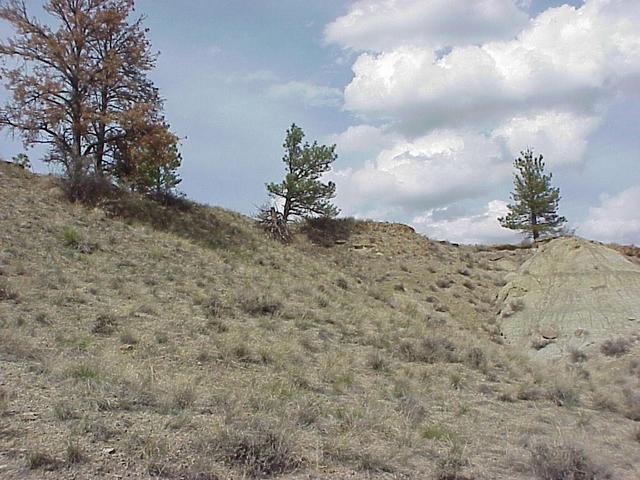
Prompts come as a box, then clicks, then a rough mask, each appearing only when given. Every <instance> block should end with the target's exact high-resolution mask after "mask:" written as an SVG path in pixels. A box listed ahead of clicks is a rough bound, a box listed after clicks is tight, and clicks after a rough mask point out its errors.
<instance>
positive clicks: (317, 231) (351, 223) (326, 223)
mask: <svg viewBox="0 0 640 480" xmlns="http://www.w3.org/2000/svg"><path fill="white" fill-rule="evenodd" d="M358 223H359V222H358V221H357V220H356V219H354V218H329V217H317V218H308V219H306V220H305V221H304V223H303V224H302V227H301V231H302V233H304V234H305V235H306V236H307V238H308V239H309V240H311V241H312V242H313V243H315V244H316V245H320V246H322V247H331V246H333V245H335V244H336V242H339V241H346V240H348V239H349V237H350V236H351V235H352V233H353V232H354V231H355V229H356V227H357V225H358Z"/></svg>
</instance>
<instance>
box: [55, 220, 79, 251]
mask: <svg viewBox="0 0 640 480" xmlns="http://www.w3.org/2000/svg"><path fill="white" fill-rule="evenodd" d="M60 240H61V241H62V244H63V245H64V246H65V247H72V248H77V247H78V246H79V245H80V243H81V242H82V236H81V235H80V232H78V231H77V230H76V229H75V228H74V227H72V226H70V225H67V226H65V227H63V229H62V231H61V232H60Z"/></svg>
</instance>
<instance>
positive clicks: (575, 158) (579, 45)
mask: <svg viewBox="0 0 640 480" xmlns="http://www.w3.org/2000/svg"><path fill="white" fill-rule="evenodd" d="M525 3H526V2H515V1H512V2H506V1H504V2H502V1H493V2H492V1H487V2H485V1H477V2H475V1H474V2H469V1H466V0H465V1H464V2H463V1H458V0H448V1H446V2H445V1H440V0H433V1H426V0H425V1H418V0H361V1H357V2H355V3H354V4H353V5H352V7H351V8H350V10H349V11H348V13H347V14H346V15H345V16H343V17H340V18H338V19H337V20H335V21H334V22H333V23H331V24H330V25H328V26H327V28H326V31H325V35H326V39H327V40H328V41H330V42H334V43H337V44H340V45H342V46H343V47H345V48H347V49H354V50H360V53H359V55H358V57H357V59H356V60H355V62H354V64H353V66H352V70H353V78H352V80H351V81H350V83H349V84H348V85H347V86H346V87H345V89H344V108H345V110H347V111H349V112H351V113H352V114H353V115H354V116H355V118H356V119H357V122H358V123H356V124H355V125H354V126H352V127H351V128H348V129H347V130H346V131H344V132H343V133H342V134H339V135H337V136H336V142H337V143H338V148H339V149H340V142H344V143H345V148H344V151H345V152H348V153H350V152H360V153H362V152H364V153H363V155H367V156H368V160H367V161H365V162H363V163H362V164H360V165H356V166H352V167H351V168H348V169H343V170H341V171H340V172H336V181H337V183H338V195H339V197H338V200H339V201H340V202H341V204H342V205H343V208H344V210H345V212H356V213H358V214H361V215H365V216H367V215H368V216H374V215H384V216H385V217H386V218H388V216H390V215H397V217H396V218H400V219H405V220H407V219H413V220H414V223H415V224H418V223H419V222H422V224H423V225H426V223H428V222H429V221H433V222H436V223H435V226H434V227H433V228H432V229H431V230H428V231H429V232H431V233H433V234H434V235H435V234H437V235H440V234H443V233H445V232H449V233H450V234H451V235H452V238H456V239H461V238H463V237H464V238H466V239H480V238H481V237H482V238H484V239H486V238H489V237H491V235H493V234H491V235H490V232H491V231H493V230H491V229H490V228H489V227H490V226H491V228H493V227H495V224H496V222H494V221H493V220H491V221H490V219H489V216H491V215H493V213H495V212H492V213H490V214H489V213H487V212H489V210H487V212H485V214H482V215H480V216H478V215H471V216H466V217H460V218H458V219H453V220H452V219H450V220H438V218H440V217H439V216H438V215H435V217H434V216H433V215H432V216H431V217H430V216H428V215H426V214H420V212H429V211H431V212H435V213H437V212H442V211H443V210H442V209H444V208H447V206H448V205H451V204H454V203H456V204H459V203H460V202H467V207H469V206H470V205H471V203H472V202H473V201H477V200H478V199H483V200H482V201H483V202H484V201H486V199H487V198H492V197H493V198H495V196H494V195H495V194H494V193H493V192H495V191H496V190H497V189H500V191H503V192H504V191H506V190H507V187H508V186H509V183H510V180H511V162H512V161H513V158H515V157H516V156H518V154H519V153H520V151H522V150H524V149H526V148H533V149H534V151H535V152H536V153H541V154H543V155H544V157H545V159H546V160H547V165H548V166H549V167H551V168H552V169H553V168H556V167H567V166H577V165H580V164H581V163H583V162H584V161H585V159H586V157H587V155H586V153H587V151H589V147H590V141H591V139H592V138H594V137H596V136H597V134H598V133H600V129H601V128H602V124H603V118H606V115H607V111H608V107H609V105H610V104H612V103H613V102H614V101H615V102H618V103H619V102H620V99H621V98H622V99H624V98H627V97H631V96H634V95H637V91H638V89H640V1H638V0H585V2H584V4H583V5H582V6H580V7H572V6H568V5H563V6H560V7H557V8H549V9H547V10H546V11H544V12H542V13H541V14H539V15H538V16H537V17H535V18H532V19H528V18H524V19H523V20H522V21H520V20H518V19H520V18H521V15H524V14H522V8H524V7H525V6H526V5H525ZM465 9H466V10H465ZM462 10H465V11H464V12H463V11H462ZM505 12H512V13H513V12H515V14H514V15H515V17H514V18H516V20H515V21H514V22H513V23H512V26H513V27H514V28H516V29H517V31H510V30H509V29H508V28H503V27H504V25H503V23H502V22H503V15H505ZM470 16H473V17H474V19H470ZM427 17H428V18H427ZM454 17H455V20H452V18H454ZM525 17H526V16H525ZM475 20H477V21H478V22H479V24H482V28H480V27H479V28H478V29H475V28H470V29H469V32H468V35H469V36H467V37H465V35H463V34H460V31H459V30H458V29H457V28H455V27H452V29H451V30H450V31H449V30H447V29H448V28H449V27H447V26H448V25H450V24H451V22H454V23H455V22H459V25H460V26H463V25H466V24H469V25H472V24H473V25H475V24H474V23H473V21H475ZM467 22H471V23H467ZM441 27H442V29H445V30H447V31H443V30H442V29H441ZM441 47H447V48H444V49H443V48H441ZM367 123H371V124H372V125H367ZM373 124H377V125H380V124H382V125H384V128H383V129H380V128H379V127H376V126H373ZM581 171H584V169H580V168H573V169H571V171H569V169H568V168H565V173H566V172H568V174H570V175H574V176H578V175H580V172H581ZM573 181H576V180H575V179H574V180H573ZM610 201H613V200H607V202H610ZM497 205H498V204H495V203H494V204H492V205H490V206H488V207H487V208H488V209H489V208H493V209H494V210H495V208H497ZM607 205H609V203H607ZM599 208H605V205H604V204H603V206H602V207H599ZM624 208H626V207H624ZM594 212H596V210H594V211H593V212H592V215H595V214H596V213H594ZM483 215H485V216H483ZM486 215H489V216H486ZM618 216H620V215H618ZM436 227H437V228H436ZM587 227H588V228H590V229H591V230H590V231H595V230H594V228H595V227H593V226H592V224H591V223H587V224H586V226H585V228H587ZM425 228H426V227H425ZM463 228H469V229H473V228H478V229H480V230H482V231H484V232H485V234H484V235H473V234H471V233H468V234H466V236H465V235H464V234H463V233H462V230H461V229H463ZM617 228H618V230H620V229H622V226H620V227H617ZM626 228H629V229H631V230H633V228H635V227H633V226H628V227H626ZM456 229H458V230H456ZM425 231H426V230H425ZM497 232H498V234H499V235H498V234H496V235H498V236H496V237H495V238H496V239H499V238H500V235H504V232H503V230H502V229H498V230H497ZM620 235H622V234H620ZM620 235H618V236H620ZM491 238H494V237H491ZM627 238H628V237H627Z"/></svg>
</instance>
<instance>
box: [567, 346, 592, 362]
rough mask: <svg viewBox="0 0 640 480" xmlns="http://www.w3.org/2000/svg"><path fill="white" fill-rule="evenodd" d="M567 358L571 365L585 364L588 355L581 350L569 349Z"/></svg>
mask: <svg viewBox="0 0 640 480" xmlns="http://www.w3.org/2000/svg"><path fill="white" fill-rule="evenodd" d="M569 358H570V359H571V361H572V362H573V363H582V362H586V361H587V360H588V359H589V357H588V355H587V354H586V353H585V352H583V351H582V350H578V349H577V348H571V349H570V350H569Z"/></svg>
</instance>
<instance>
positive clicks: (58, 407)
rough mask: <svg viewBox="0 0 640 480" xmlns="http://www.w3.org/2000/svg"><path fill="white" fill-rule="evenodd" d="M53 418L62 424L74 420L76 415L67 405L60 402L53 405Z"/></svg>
mask: <svg viewBox="0 0 640 480" xmlns="http://www.w3.org/2000/svg"><path fill="white" fill-rule="evenodd" d="M53 416H54V417H56V418H57V419H58V420H60V421H63V422H64V421H66V420H71V419H73V418H76V417H77V414H76V412H75V411H74V409H73V407H72V406H71V405H70V404H69V403H67V402H65V401H60V402H56V403H55V404H54V405H53Z"/></svg>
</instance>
